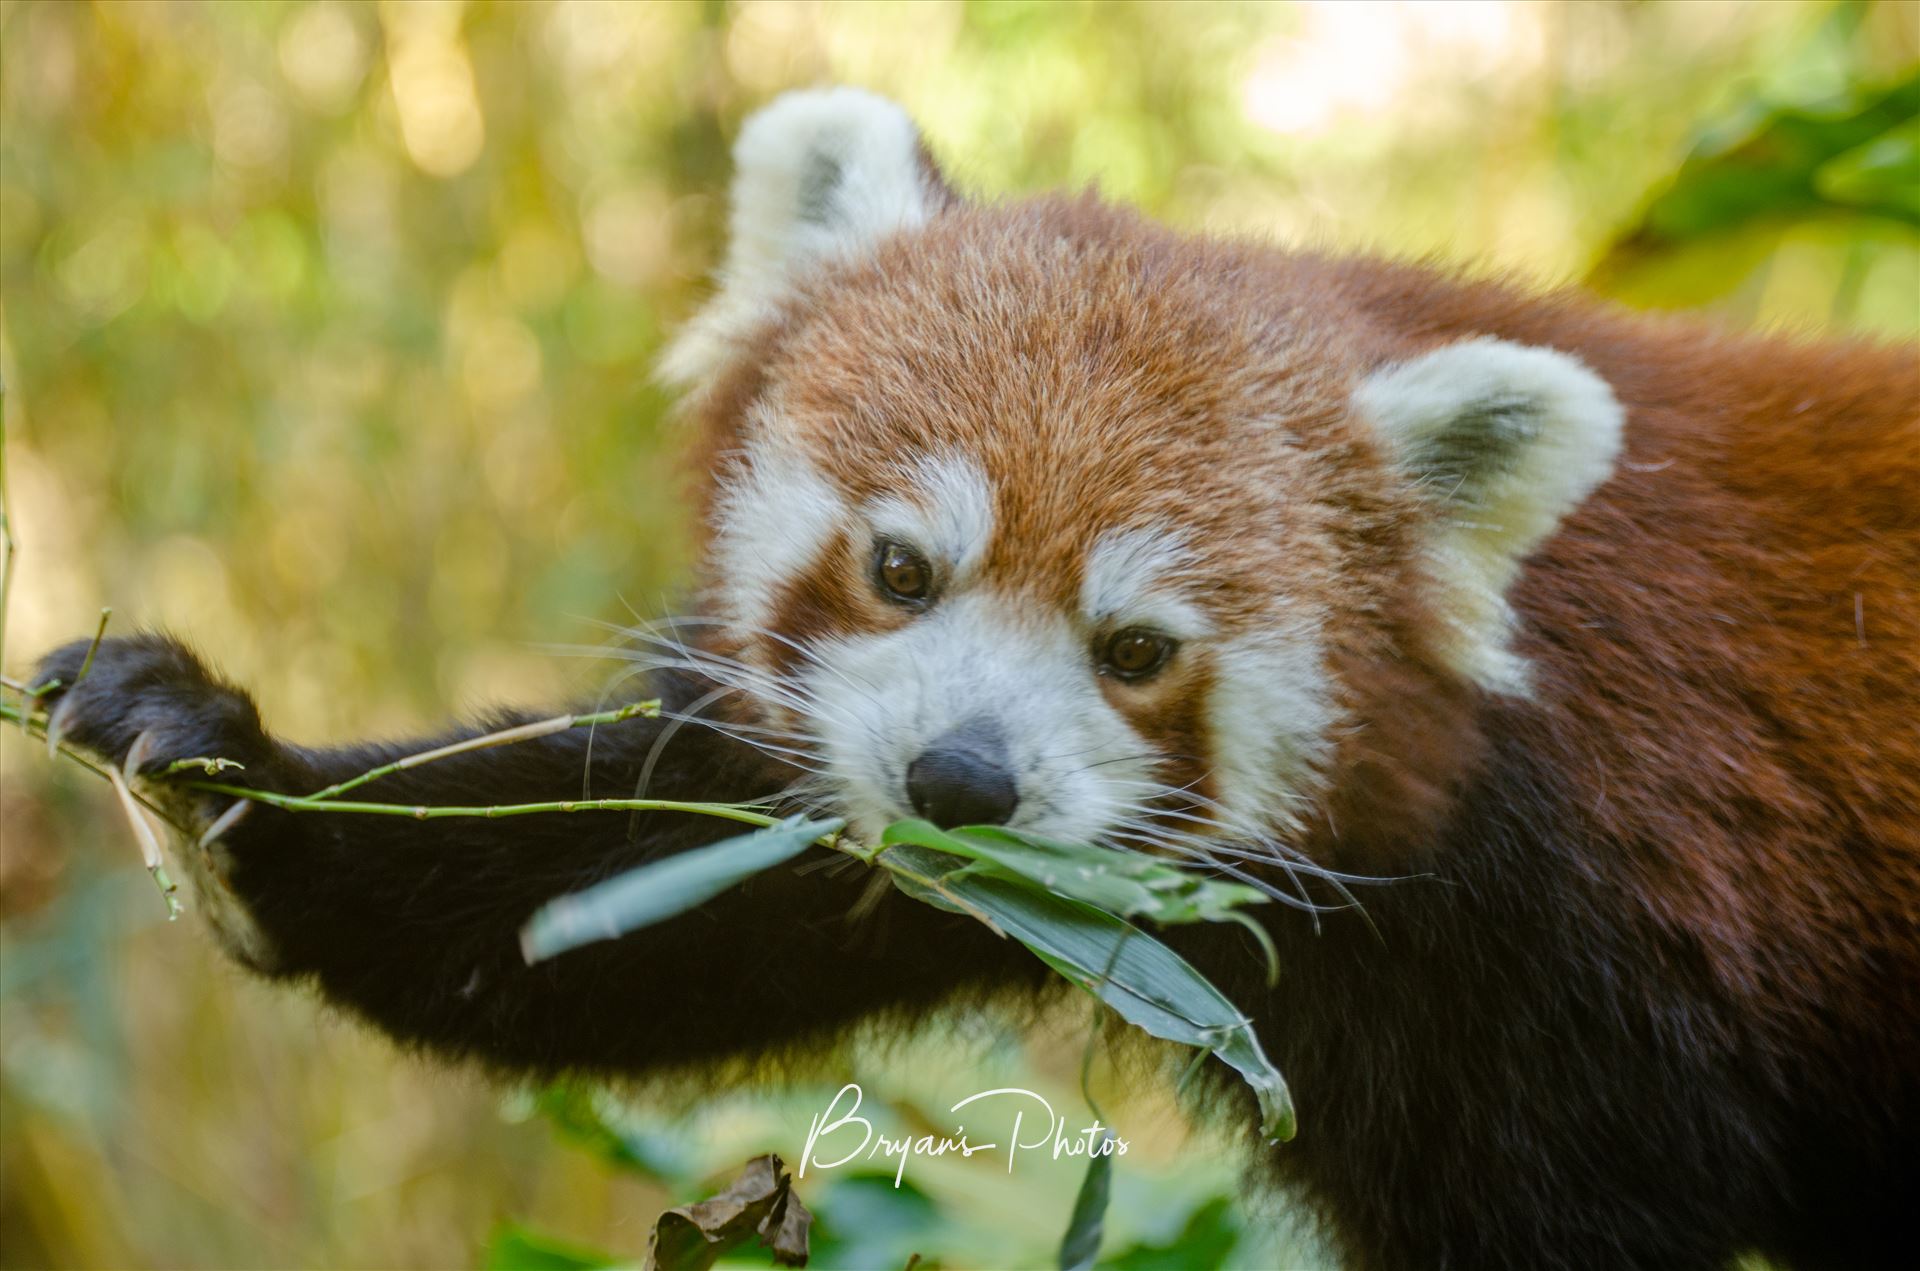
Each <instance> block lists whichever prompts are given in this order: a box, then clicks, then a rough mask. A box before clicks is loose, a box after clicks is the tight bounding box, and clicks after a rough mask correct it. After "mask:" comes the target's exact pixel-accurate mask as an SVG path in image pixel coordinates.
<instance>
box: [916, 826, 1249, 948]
mask: <svg viewBox="0 0 1920 1271" xmlns="http://www.w3.org/2000/svg"><path fill="white" fill-rule="evenodd" d="M882 841H883V842H884V843H886V844H888V845H899V844H911V845H914V846H917V847H926V848H932V849H933V850H934V851H938V852H947V853H950V854H951V855H954V856H963V857H966V858H967V859H968V860H971V861H977V862H980V863H981V864H983V865H985V866H987V867H988V868H987V870H986V872H988V873H993V874H999V875H1001V876H1003V877H1004V876H1017V877H1020V878H1026V879H1031V880H1032V881H1034V882H1036V883H1039V884H1040V885H1041V886H1042V887H1045V888H1046V889H1047V890H1048V891H1051V892H1054V893H1056V894H1059V895H1063V896H1071V897H1073V898H1074V899H1075V900H1082V901H1085V902H1086V903H1087V904H1089V905H1092V906H1094V907H1095V908H1097V909H1104V910H1106V911H1107V912H1108V913H1110V914H1118V915H1119V916H1120V917H1122V918H1136V917H1145V918H1151V919H1153V921H1155V922H1158V923H1163V924H1171V923H1185V922H1219V921H1221V920H1223V919H1229V918H1230V916H1231V915H1230V913H1229V911H1231V910H1232V909H1234V908H1235V907H1237V906H1240V905H1251V904H1262V903H1264V902H1265V901H1266V899H1267V898H1266V896H1265V895H1263V894H1262V893H1261V892H1260V891H1259V889H1258V888H1254V887H1248V886H1247V885H1245V884H1244V883H1233V882H1223V881H1221V880H1220V879H1217V878H1208V877H1206V876H1205V875H1202V874H1198V873H1196V872H1194V871H1193V870H1191V869H1185V868H1182V867H1181V866H1179V865H1177V864H1174V863H1172V862H1169V861H1164V860H1161V859H1160V858H1158V857H1154V856H1148V855H1146V854H1145V853H1142V852H1130V851H1125V850H1122V849H1119V848H1111V847H1087V846H1079V845H1075V844H1068V843H1056V842H1053V841H1051V840H1047V839H1039V838H1033V837H1030V836H1028V835H1024V834H1019V833H1016V832H1014V831H1012V830H1006V829H1002V828H1000V827H998V826H968V827H966V828H963V829H958V830H942V829H940V828H938V827H937V826H935V825H933V824H932V823H930V822H927V821H911V820H910V821H896V822H894V823H893V824H892V825H890V826H888V827H887V830H886V833H885V835H884V836H883V840H882Z"/></svg>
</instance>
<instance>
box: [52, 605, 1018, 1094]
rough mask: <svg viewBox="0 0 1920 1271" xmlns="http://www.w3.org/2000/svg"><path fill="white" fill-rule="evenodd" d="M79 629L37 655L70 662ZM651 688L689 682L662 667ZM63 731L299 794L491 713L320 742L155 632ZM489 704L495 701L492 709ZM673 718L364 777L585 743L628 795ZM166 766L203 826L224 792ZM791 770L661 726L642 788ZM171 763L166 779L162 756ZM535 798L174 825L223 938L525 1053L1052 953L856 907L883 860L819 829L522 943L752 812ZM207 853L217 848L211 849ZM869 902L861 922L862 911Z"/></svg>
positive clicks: (596, 1051) (548, 783)
mask: <svg viewBox="0 0 1920 1271" xmlns="http://www.w3.org/2000/svg"><path fill="white" fill-rule="evenodd" d="M84 656H85V646H84V645H83V644H76V645H69V646H67V647H66V648H63V649H60V650H57V651H56V652H54V653H53V654H52V655H50V656H49V657H48V658H47V660H46V661H45V662H44V663H43V664H42V666H41V669H40V672H39V675H38V678H37V681H36V682H38V683H45V682H46V681H47V680H48V679H53V678H58V679H60V680H62V681H63V682H65V683H73V682H74V680H75V677H76V676H77V675H78V672H79V669H80V664H81V661H82V659H83V658H84ZM653 687H654V690H655V691H659V692H663V693H666V694H673V693H674V692H675V691H676V689H677V688H678V687H679V686H676V685H674V684H671V683H663V684H659V685H655V686H653ZM47 699H48V702H49V704H50V705H51V707H52V708H53V712H54V713H53V719H54V723H55V726H56V727H57V728H58V729H59V731H60V732H61V734H62V736H63V737H64V738H65V739H66V740H67V741H69V742H72V743H74V744H77V745H80V746H83V747H85V748H87V749H89V750H92V751H94V752H96V753H98V754H99V755H100V756H101V757H102V758H104V759H106V760H108V761H109V762H113V763H116V764H118V763H124V761H125V760H126V758H127V755H128V753H129V751H130V749H131V748H132V747H133V746H134V745H135V743H136V741H137V740H138V739H139V738H140V737H142V735H144V736H145V737H146V741H145V742H144V743H141V748H142V753H141V755H140V757H139V761H140V768H141V771H142V772H144V773H147V774H159V773H160V772H161V771H162V770H163V769H165V768H166V767H167V766H168V765H169V764H170V763H172V762H174V761H176V760H179V759H183V758H193V757H216V756H217V757H222V758H228V759H233V760H236V761H238V762H239V763H242V764H244V765H246V766H245V769H244V770H243V772H241V773H238V774H233V779H236V780H241V781H242V783H243V784H245V785H248V786H250V787H254V788H260V789H265V790H269V791H273V792H277V793H291V794H307V793H311V792H313V791H315V790H318V789H321V788H323V787H325V786H327V785H329V784H331V783H333V782H336V781H340V780H344V779H346V778H349V777H352V776H355V775H358V774H360V773H362V772H365V771H368V770H369V769H371V768H373V767H376V766H378V765H380V764H382V763H386V762H389V761H391V760H393V759H395V758H398V757H400V756H402V755H406V754H411V753H415V752H418V751H421V750H425V749H428V748H431V747H434V746H439V745H445V744H448V743H449V742H452V741H455V740H458V739H459V738H460V737H461V736H470V735H474V734H476V733H479V732H482V731H486V730H485V729H480V728H473V729H469V730H466V731H465V732H464V733H456V734H453V735H450V736H446V737H441V738H435V739H431V740H423V741H418V742H410V743H406V744H400V745H393V744H382V745H366V746H352V747H345V748H340V749H332V750H308V749H303V748H300V747H296V746H291V745H287V744H285V743H282V742H279V741H277V740H275V739H274V738H273V737H272V736H270V735H269V734H268V733H267V732H266V730H265V729H264V728H263V727H262V725H261V722H260V718H259V715H258V712H257V711H256V710H255V708H254V705H253V703H252V701H251V700H250V699H249V698H248V697H247V696H246V694H245V693H243V692H241V691H240V690H239V689H236V688H234V687H232V686H231V685H228V684H225V683H223V682H221V681H220V680H218V679H217V678H215V677H214V676H213V675H211V674H210V673H209V672H208V671H207V670H206V669H205V668H204V667H203V666H202V665H201V664H200V662H199V661H198V660H197V659H196V658H195V657H194V656H193V655H192V654H191V653H190V652H188V651H187V650H186V649H185V648H183V647H182V646H180V645H179V644H177V643H175V642H173V641H171V640H168V639H165V638H162V637H158V636H140V637H134V638H129V639H121V640H110V641H107V642H105V643H104V644H102V645H101V646H100V648H99V650H98V652H97V654H96V656H95V659H94V662H93V665H92V666H91V667H90V668H89V669H88V671H87V674H86V675H85V677H84V678H81V679H80V680H79V683H78V687H77V688H75V689H72V690H71V691H68V692H65V693H62V692H61V691H60V690H55V691H53V692H51V693H49V694H48V695H47ZM492 726H493V727H499V726H501V725H500V724H499V723H498V722H496V723H495V724H493V725H492ZM665 726H666V721H664V720H659V719H646V718H637V719H631V720H626V721H623V722H621V723H619V724H615V725H610V726H603V727H601V728H599V729H597V730H596V731H595V734H594V736H593V738H592V745H591V756H589V753H588V752H589V747H588V736H587V734H586V732H585V731H584V730H579V731H568V732H561V733H556V734H553V735H550V736H546V737H542V738H537V739H534V740H530V741H523V742H519V743H516V744H513V745H509V746H500V747H492V748H486V749H480V750H474V751H470V752H467V753H463V754H457V755H454V756H450V757H448V758H446V759H443V760H439V761H436V762H434V763H432V764H428V765H424V766H422V767H419V768H414V769H410V770H405V771H402V772H397V773H394V774H392V775H389V776H386V777H382V778H380V779H379V780H377V781H374V782H371V783H369V784H367V785H365V786H363V787H361V788H360V789H357V790H355V791H354V792H353V795H352V796H351V797H353V798H355V799H365V800H368V801H376V802H383V803H403V804H441V805H485V806H492V805H504V804H515V803H532V802H547V801H557V800H566V799H577V798H579V797H580V794H581V789H582V778H583V776H584V775H586V773H587V767H588V764H589V763H591V769H592V771H591V777H592V781H591V785H592V788H593V791H594V793H595V794H597V795H599V796H601V797H620V796H623V795H631V794H632V792H633V790H634V786H635V783H636V781H637V779H638V774H639V772H640V769H641V767H642V766H643V764H644V763H645V762H646V759H647V756H648V754H649V752H650V751H651V750H652V749H653V746H654V742H655V741H656V740H657V739H658V738H659V736H660V731H661V729H662V728H664V727H665ZM195 775H196V774H193V773H188V774H185V775H183V776H178V777H174V778H171V779H166V778H158V777H157V775H156V778H155V779H156V780H157V781H158V782H159V783H160V790H159V793H160V795H161V797H163V798H165V799H166V800H167V801H168V802H170V803H173V804H174V805H175V806H176V807H178V808H179V809H180V810H181V811H182V812H183V814H184V815H185V817H186V819H188V820H190V821H192V822H194V823H197V824H199V825H201V826H203V827H204V826H205V825H207V824H208V823H210V821H211V820H212V819H213V818H214V817H216V816H218V815H219V814H220V813H221V812H223V811H225V810H226V809H227V807H228V806H229V804H230V802H231V800H229V799H227V798H226V797H225V796H215V795H205V794H195V793H191V792H189V791H186V790H184V789H182V788H180V787H179V785H178V783H179V782H181V781H185V780H191V779H193V777H194V776H195ZM791 776H792V774H791V772H784V771H782V770H779V769H776V768H773V767H771V766H770V765H769V764H768V763H767V762H766V761H764V760H763V759H761V757H760V756H759V755H757V754H756V753H755V752H753V751H751V750H749V749H748V748H746V747H744V746H742V745H740V744H738V743H735V742H733V741H731V740H729V739H727V738H725V737H723V736H721V735H720V734H718V733H716V732H714V731H711V730H708V729H703V728H697V727H687V728H683V729H681V730H680V731H679V732H678V733H676V734H675V736H674V737H673V739H672V742H671V744H668V745H666V746H665V747H663V748H662V751H661V755H660V757H659V760H658V762H657V763H656V766H655V769H654V771H653V773H652V775H651V777H650V782H649V794H651V795H654V796H657V797H660V798H668V799H686V800H739V799H747V798H752V797H756V796H764V795H767V794H769V793H772V792H774V791H776V790H778V789H779V788H780V786H781V785H783V784H784V783H785V782H786V781H787V780H789V779H790V778H791ZM169 780H170V781H171V782H172V783H173V784H172V785H171V787H169V786H168V784H167V782H168V781H169ZM631 824H632V822H631V820H630V818H629V816H628V815H626V814H624V813H610V812H585V813H574V814H570V815H569V814H561V813H555V814H537V815H530V816H516V817H511V818H502V819H498V820H488V819H483V818H465V817H460V818H445V819H432V820H414V819H410V818H403V817H395V816H388V815H372V814H351V813H321V812H288V811H281V810H278V809H275V808H273V807H270V806H267V805H265V804H259V803H255V804H252V805H251V806H249V807H248V808H247V809H246V811H245V812H244V814H242V815H240V817H239V819H238V820H237V821H234V822H233V823H232V824H231V826H230V827H229V828H226V829H225V830H224V831H223V832H222V833H221V834H220V836H219V838H218V839H217V841H216V842H214V843H213V844H210V845H209V846H208V847H207V848H206V849H201V848H199V847H197V846H196V845H195V844H192V843H183V844H182V845H181V850H182V852H183V854H184V855H185V857H186V858H187V859H186V864H187V866H188V870H189V872H190V873H191V874H193V875H195V877H196V882H197V884H198V887H197V890H198V891H199V893H200V899H201V903H202V905H203V906H204V907H205V908H207V909H208V911H209V916H210V917H213V918H214V920H215V922H216V926H217V928H218V929H219V930H220V932H221V934H222V936H223V943H225V944H226V945H227V946H228V948H229V950H230V951H232V952H234V953H235V954H236V956H238V957H239V958H240V959H241V960H242V961H244V962H247V963H248V964H250V965H251V966H253V967H254V968H255V969H256V970H258V971H260V972H262V973H263V974H265V975H268V976H270V977H274V978H280V979H289V980H310V981H313V982H314V983H316V984H318V986H319V987H320V989H321V991H322V992H323V993H324V994H325V995H326V996H327V997H329V998H331V999H332V1000H334V1001H335V1002H337V1003H339V1004H341V1005H344V1006H347V1007H349V1008H351V1009H352V1010H353V1011H355V1012H356V1013H358V1014H360V1015H362V1016H363V1017H365V1018H366V1019H368V1020H369V1021H371V1022H372V1023H374V1024H375V1025H377V1026H378V1027H380V1028H382V1029H383V1030H385V1031H386V1032H388V1033H390V1034H392V1035H393V1036H394V1037H395V1038H397V1039H399V1040H401V1041H403V1042H406V1043H409V1044H417V1045H422V1046H425V1047H428V1048H431V1049H433V1050H436V1051H440V1052H442V1053H445V1054H448V1055H452V1056H456V1057H471V1058H476V1059H479V1060H481V1061H483V1062H485V1063H488V1064H492V1065H496V1066H504V1067H511V1068H524V1069H531V1070H534V1071H555V1070H560V1069H580V1070H597V1071H603V1072H617V1073H622V1074H634V1073H639V1072H643V1071H646V1070H649V1069H657V1068H662V1067H670V1066H679V1065H686V1064H692V1063H699V1062H703V1061H709V1060H713V1059H717V1058H720V1057H723V1056H728V1055H736V1054H739V1055H761V1054H765V1053H767V1052H769V1051H774V1050H778V1049H781V1048H784V1047H790V1046H793V1045H795V1044H802V1045H804V1044H806V1043H808V1042H824V1041H827V1040H829V1039H830V1038H831V1037H832V1036H833V1035H834V1034H836V1033H837V1032H839V1031H841V1030H843V1029H844V1028H845V1026H846V1025H847V1024H848V1023H849V1022H850V1021H852V1020H853V1019H854V1018H856V1017H858V1016H861V1015H865V1014H868V1013H871V1012H876V1011H888V1010H900V1009H913V1008H919V1007H925V1006H930V1005H933V1004H935V1003H937V1002H938V1001H939V1000H940V999H941V998H942V997H943V996H944V995H945V994H946V993H948V992H949V991H951V990H952V989H955V988H957V987H959V986H961V985H963V984H965V983H967V982H976V983H978V982H986V981H994V980H997V981H998V982H1000V983H1003V984H1004V983H1006V982H1007V981H1008V979H1009V978H1011V979H1013V980H1016V981H1018V980H1032V979H1034V978H1035V976H1036V972H1037V971H1038V968H1039V964H1038V963H1037V962H1034V961H1033V960H1032V959H1030V958H1027V957H1026V956H1025V955H1024V953H1023V951H1022V950H1020V948H1019V946H1017V945H1013V944H1012V943H1011V942H1007V941H1000V940H996V939H995V938H994V937H993V936H992V935H991V934H989V933H988V932H987V931H986V929H985V928H982V927H980V926H978V925H977V924H975V923H973V922H972V921H971V920H969V919H966V918H961V917H956V916H953V915H948V914H943V913H939V912H937V911H935V910H932V909H930V908H927V907H926V906H922V905H918V904H915V903H913V902H910V901H907V900H905V899H904V898H902V897H900V896H897V895H894V894H891V893H889V894H887V895H885V896H884V897H883V898H882V899H881V901H880V903H879V904H878V905H877V906H874V907H871V908H870V909H868V908H863V909H859V910H856V908H855V903H854V902H855V901H856V900H857V899H859V897H860V895H861V893H862V892H863V890H864V889H865V888H866V887H867V885H868V884H869V882H870V880H871V879H870V875H869V874H868V873H867V871H865V870H863V869H860V868H859V867H858V866H857V865H852V864H851V863H849V862H845V861H843V860H841V859H840V858H833V859H830V860H819V859H815V858H814V856H813V855H808V856H805V857H803V858H801V860H800V861H799V862H796V863H795V864H793V865H790V866H785V867H781V868H779V869H776V870H773V871H769V872H768V873H765V874H762V875H760V876H758V877H756V878H754V879H751V880H749V881H748V882H747V883H745V884H743V885H742V886H740V887H737V888H735V889H733V890H732V891H729V892H727V893H725V894H723V895H722V896H720V897H718V898H717V899H715V900H713V901H711V902H709V903H708V904H706V905H704V906H703V907H701V908H699V909H697V910H695V911H693V912H690V913H687V914H684V915H681V916H680V917H678V918H675V919H672V920H670V921H667V922H664V923H661V924H659V925H658V926H655V927H652V928H649V929H646V930H644V931H640V932H636V933H634V934H632V935H630V936H627V937H626V938H624V939H621V940H616V941H611V942H607V943H603V944H598V945H592V946H589V947H587V948H583V949H579V950H576V951H574V952H572V953H568V954H565V955H563V956H561V957H559V958H557V959H555V960H553V961H551V962H546V963H542V964H540V965H537V966H531V967H530V966H528V965H526V963H525V961H524V960H523V959H522V957H521V953H520V947H519V943H518V932H519V929H520V927H521V925H522V924H523V923H524V922H525V921H526V919H527V918H528V916H529V915H531V914H532V913H533V911H534V910H535V909H537V908H538V907H539V906H540V905H541V904H542V903H544V902H545V901H547V900H550V899H552V898H553V897H555V896H557V895H560V894H562V893H565V892H569V891H574V890H577V889H579V888H581V887H583V886H586V885H588V884H591V883H593V882H595V881H598V880H600V879H603V878H605V877H607V876H609V875H611V874H614V873H617V872H619V871H620V870H622V869H624V868H627V867H629V866H632V865H635V864H638V863H640V862H642V861H645V860H648V859H652V858H655V857H658V856H661V855H664V854H668V853H672V852H678V851H684V850H686V849H688V848H691V847H696V846H700V845H702V844H705V843H709V842H712V841H715V840H717V839H720V838H723V837H726V836H728V835H730V834H734V833H737V832H739V829H740V827H739V826H737V825H734V824H732V823H730V822H726V821H722V820H718V819H715V818H711V817H698V816H686V815H669V814H655V813H648V814H643V815H642V819H641V820H640V821H639V822H638V830H639V832H638V834H637V836H635V837H633V838H632V839H630V837H629V828H630V825H631ZM202 853H204V854H202ZM856 912H859V913H862V914H863V915H864V916H863V917H861V918H860V919H859V920H858V921H857V922H856V920H855V919H854V918H853V917H852V915H853V914H854V913H856Z"/></svg>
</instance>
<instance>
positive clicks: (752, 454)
mask: <svg viewBox="0 0 1920 1271" xmlns="http://www.w3.org/2000/svg"><path fill="white" fill-rule="evenodd" d="M759 423H760V426H759V427H758V428H757V429H756V432H757V435H756V436H755V438H754V439H753V440H752V441H750V442H749V443H748V444H747V448H746V454H745V456H744V457H743V459H742V460H741V462H740V464H739V467H738V468H737V469H736V473H735V476H734V477H733V479H732V480H731V481H730V482H729V483H728V484H727V485H725V486H723V487H722V488H721V490H720V496H719V503H718V507H717V517H716V526H715V534H714V543H713V568H714V577H715V582H714V596H713V600H714V603H715V606H716V608H717V610H718V612H719V613H720V614H721V615H722V616H724V617H727V618H730V619H732V620H733V621H734V622H736V623H739V624H740V625H741V626H742V627H748V628H750V627H755V626H764V625H766V622H767V619H768V618H769V617H770V616H771V614H772V610H773V606H774V604H775V603H776V602H777V600H778V597H779V595H780V590H781V588H783V587H784V586H786V585H787V583H788V582H790V581H791V580H793V579H795V578H798V577H800V576H801V574H802V573H803V572H804V571H805V570H806V568H807V566H809V565H811V564H812V563H813V562H814V560H815V559H816V558H817V557H818V556H819V554H820V553H821V551H822V550H824V549H825V547H826V545H827V543H828V541H829V540H830V539H831V538H832V537H833V533H834V531H835V529H836V528H838V527H839V525H840V524H841V523H842V522H843V521H844V520H845V518H846V515H847V506H846V503H845V501H844V500H843V499H842V498H841V496H840V493H839V491H838V490H836V489H834V487H833V486H832V485H831V484H829V483H828V481H827V479H826V478H825V477H823V476H821V475H820V473H819V472H818V471H817V470H816V469H815V468H814V467H813V465H812V464H811V463H810V462H809V461H808V460H807V458H806V456H805V455H804V454H803V453H802V452H801V451H800V449H799V447H798V446H796V445H795V444H794V443H792V442H790V441H785V440H782V439H781V438H780V437H779V435H778V432H777V431H776V429H775V428H774V427H773V426H770V425H771V421H770V420H767V419H765V418H764V417H762V419H761V420H760V421H759Z"/></svg>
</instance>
